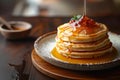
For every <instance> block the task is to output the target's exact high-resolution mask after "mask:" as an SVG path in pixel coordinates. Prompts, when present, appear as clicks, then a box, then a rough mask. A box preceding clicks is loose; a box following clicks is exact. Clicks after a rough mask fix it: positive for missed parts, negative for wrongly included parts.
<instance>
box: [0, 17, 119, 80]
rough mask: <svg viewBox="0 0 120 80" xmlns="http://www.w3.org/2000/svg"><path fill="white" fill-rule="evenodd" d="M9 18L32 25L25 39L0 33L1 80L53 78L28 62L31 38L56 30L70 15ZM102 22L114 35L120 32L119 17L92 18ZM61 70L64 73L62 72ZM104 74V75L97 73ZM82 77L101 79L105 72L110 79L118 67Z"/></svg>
mask: <svg viewBox="0 0 120 80" xmlns="http://www.w3.org/2000/svg"><path fill="white" fill-rule="evenodd" d="M4 18H6V19H7V20H9V21H11V20H12V21H14V20H15V21H27V22H30V23H31V24H32V25H33V29H32V31H31V33H30V37H29V38H26V39H24V40H6V39H5V38H4V37H3V36H2V35H0V80H53V79H52V78H50V77H48V76H46V75H44V74H42V73H41V72H39V71H38V70H36V69H35V68H34V67H33V65H32V62H31V51H32V50H33V44H34V41H35V40H36V39H37V38H38V37H39V36H41V35H43V34H45V33H47V32H51V31H54V30H56V28H57V27H58V26H59V25H60V24H63V23H65V22H67V21H68V20H69V19H70V18H69V17H50V18H48V17H26V18H25V17H12V16H11V17H10V16H7V17H5V16H4ZM94 19H95V20H96V21H98V22H102V23H104V24H106V25H107V26H108V28H109V29H110V30H111V31H112V32H115V33H117V34H120V16H106V17H96V18H94ZM63 73H64V72H63ZM100 73H103V75H99V74H100ZM83 74H85V75H84V76H85V77H92V78H93V79H94V80H101V79H102V78H103V76H104V75H105V74H108V75H110V76H112V74H116V76H113V77H111V79H113V80H115V79H117V80H118V79H120V76H119V75H120V67H117V68H112V69H110V70H109V71H104V70H103V71H100V72H88V74H87V73H85V72H83Z"/></svg>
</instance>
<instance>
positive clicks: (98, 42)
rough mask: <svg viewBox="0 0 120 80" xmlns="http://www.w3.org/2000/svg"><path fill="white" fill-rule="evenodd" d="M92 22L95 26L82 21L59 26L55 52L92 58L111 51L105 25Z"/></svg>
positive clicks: (75, 56) (72, 56)
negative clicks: (74, 24)
mask: <svg viewBox="0 0 120 80" xmlns="http://www.w3.org/2000/svg"><path fill="white" fill-rule="evenodd" d="M87 23H88V22H87ZM83 24H85V23H83ZM94 24H95V25H97V26H95V27H94V25H93V27H92V25H90V26H91V27H90V26H89V25H82V23H81V24H79V25H76V26H75V27H73V25H72V24H70V23H65V24H63V25H61V26H59V27H58V31H57V36H56V45H55V48H56V50H57V52H58V53H59V54H62V55H63V56H66V57H70V58H93V57H99V56H102V55H105V54H109V53H111V52H112V50H113V47H112V43H111V42H110V40H109V38H108V34H107V33H108V29H107V27H106V26H105V25H104V24H101V23H97V22H95V23H94Z"/></svg>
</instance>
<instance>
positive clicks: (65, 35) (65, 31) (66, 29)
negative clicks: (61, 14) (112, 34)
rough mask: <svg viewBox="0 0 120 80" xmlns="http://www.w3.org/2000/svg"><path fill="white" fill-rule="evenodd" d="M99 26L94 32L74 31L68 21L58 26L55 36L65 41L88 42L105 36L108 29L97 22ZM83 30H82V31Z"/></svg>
mask: <svg viewBox="0 0 120 80" xmlns="http://www.w3.org/2000/svg"><path fill="white" fill-rule="evenodd" d="M97 24H98V25H99V26H100V31H98V32H97V33H94V34H89V35H88V34H87V35H86V34H84V33H82V32H81V33H79V34H77V33H74V34H73V30H72V27H70V25H69V24H68V23H66V24H64V25H62V26H59V27H58V33H57V37H58V38H60V39H61V40H63V41H67V42H75V43H76V42H77V43H79V42H90V41H96V40H99V39H101V38H103V37H105V36H106V34H107V32H108V30H107V27H106V26H105V25H104V24H101V23H97ZM83 32H84V31H83Z"/></svg>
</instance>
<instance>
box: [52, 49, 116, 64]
mask: <svg viewBox="0 0 120 80" xmlns="http://www.w3.org/2000/svg"><path fill="white" fill-rule="evenodd" d="M51 55H52V56H53V57H54V58H56V59H58V60H61V61H65V62H68V63H72V64H99V63H105V62H109V61H112V60H114V59H115V58H116V57H117V55H118V53H117V51H116V49H115V48H114V49H113V51H112V53H108V54H105V55H103V56H101V57H97V58H85V59H84V58H79V59H75V58H69V57H65V56H63V55H61V54H59V53H58V52H57V50H56V48H54V49H53V50H52V51H51Z"/></svg>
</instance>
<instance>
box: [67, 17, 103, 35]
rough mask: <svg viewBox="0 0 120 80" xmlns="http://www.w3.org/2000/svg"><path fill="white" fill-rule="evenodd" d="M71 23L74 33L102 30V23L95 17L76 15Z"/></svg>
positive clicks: (87, 33) (90, 32)
mask: <svg viewBox="0 0 120 80" xmlns="http://www.w3.org/2000/svg"><path fill="white" fill-rule="evenodd" d="M69 24H70V25H71V27H72V28H73V35H74V34H84V35H89V34H94V33H96V32H98V31H100V30H101V28H100V25H99V24H97V22H95V21H94V20H93V19H90V18H88V17H87V16H85V15H84V16H79V15H78V16H75V17H73V18H72V19H71V20H70V21H69Z"/></svg>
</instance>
